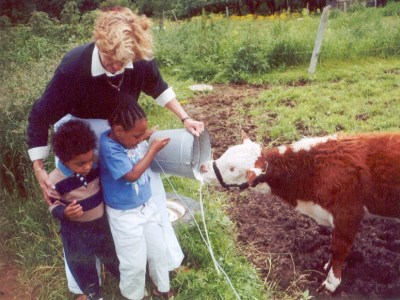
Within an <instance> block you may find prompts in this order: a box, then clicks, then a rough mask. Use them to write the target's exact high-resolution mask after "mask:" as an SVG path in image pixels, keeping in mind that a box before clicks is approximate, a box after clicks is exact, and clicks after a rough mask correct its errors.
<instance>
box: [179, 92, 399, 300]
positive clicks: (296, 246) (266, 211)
mask: <svg viewBox="0 0 400 300" xmlns="http://www.w3.org/2000/svg"><path fill="white" fill-rule="evenodd" d="M267 88H268V87H266V86H264V87H260V86H249V85H236V86H235V85H233V86H232V85H229V86H228V85H221V86H214V91H213V92H211V93H208V94H202V95H197V96H195V97H194V99H193V100H192V101H191V103H190V104H188V105H186V106H185V108H186V110H187V111H188V112H190V114H191V115H192V116H193V117H194V118H196V119H199V120H202V121H204V122H205V124H206V128H207V130H208V131H209V132H210V135H211V139H212V142H211V143H212V148H213V150H214V158H218V157H219V156H220V155H221V154H222V153H223V152H224V151H225V150H226V149H227V148H228V147H229V146H231V145H234V144H237V143H239V142H240V129H242V128H243V129H244V130H245V131H247V132H248V133H249V135H250V137H252V138H253V139H255V135H256V133H257V124H252V121H251V120H250V119H248V118H245V117H243V113H240V110H239V109H238V107H239V106H240V107H241V109H242V110H243V109H244V110H246V109H249V107H245V106H243V105H241V103H240V102H241V100H243V99H245V98H248V97H253V98H257V96H258V95H259V93H260V92H261V91H262V90H264V89H267ZM305 135H306V134H305ZM264 142H265V143H267V142H269V139H268V137H265V141H264ZM399 176H400V175H399ZM221 190H222V189H221ZM227 193H229V196H230V198H231V204H232V205H231V206H230V207H229V209H228V213H229V215H230V217H231V219H232V220H233V221H234V222H235V223H236V224H237V229H238V240H239V243H240V245H241V246H242V247H243V249H246V250H245V253H246V255H247V257H248V258H249V260H250V261H252V262H253V263H254V265H255V266H256V267H257V269H258V270H259V273H260V275H261V277H262V278H263V279H265V280H268V281H270V280H272V281H275V282H276V283H277V284H278V285H279V287H280V289H282V290H286V291H288V292H289V293H290V294H295V293H296V292H298V291H302V290H306V289H308V290H309V291H310V294H311V295H313V296H314V297H315V298H317V299H323V298H327V297H328V296H327V295H321V294H318V293H316V289H317V288H318V287H319V285H320V284H321V283H322V282H323V281H324V279H325V277H326V274H325V272H324V271H323V265H324V264H325V263H326V262H327V261H328V259H329V254H330V240H331V230H330V229H329V228H326V227H323V226H319V225H317V224H316V223H315V222H314V221H313V220H312V219H310V218H308V217H307V216H304V215H301V214H299V213H296V212H295V211H294V210H292V209H291V208H290V207H289V206H288V205H286V204H285V203H284V202H282V201H281V200H280V199H279V198H278V197H276V196H273V195H261V194H256V193H253V192H248V191H246V192H243V193H238V192H236V191H234V192H227ZM330 297H332V298H337V299H400V222H398V221H396V220H388V219H370V220H364V221H363V224H362V229H361V231H360V233H359V234H358V236H357V239H356V242H355V245H354V246H353V249H352V251H351V253H350V255H349V257H348V259H347V262H346V265H345V268H344V273H343V278H342V283H341V285H340V287H339V288H338V289H337V290H336V292H335V293H334V294H333V295H332V296H330ZM328 298H329V297H328Z"/></svg>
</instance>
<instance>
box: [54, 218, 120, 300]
mask: <svg viewBox="0 0 400 300" xmlns="http://www.w3.org/2000/svg"><path fill="white" fill-rule="evenodd" d="M61 235H62V241H63V245H64V252H65V259H66V261H67V264H68V267H69V269H70V270H71V273H72V275H73V276H74V279H75V281H76V282H77V284H78V285H79V288H80V289H81V290H82V292H83V293H84V294H85V295H86V296H88V299H99V298H100V287H99V278H98V275H97V269H96V256H97V257H98V258H99V259H100V261H101V262H102V263H104V265H105V267H106V268H107V270H109V271H110V272H111V273H112V274H113V275H114V276H115V277H116V278H117V279H118V280H119V261H118V258H117V254H116V252H115V246H114V241H113V239H112V236H111V231H110V226H109V225H108V221H107V218H106V215H105V214H104V215H103V217H101V218H99V219H96V220H93V221H90V222H71V221H66V222H63V223H62V224H61Z"/></svg>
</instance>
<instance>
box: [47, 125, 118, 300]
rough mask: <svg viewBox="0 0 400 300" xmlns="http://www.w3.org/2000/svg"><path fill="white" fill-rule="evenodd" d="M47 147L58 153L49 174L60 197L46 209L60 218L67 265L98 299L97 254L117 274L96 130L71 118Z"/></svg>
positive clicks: (91, 299)
mask: <svg viewBox="0 0 400 300" xmlns="http://www.w3.org/2000/svg"><path fill="white" fill-rule="evenodd" d="M52 147H53V151H54V153H55V155H57V157H58V158H59V160H58V162H57V167H56V169H54V170H53V171H52V172H51V173H50V174H49V179H50V181H51V182H52V184H53V185H54V186H55V189H56V191H57V192H58V193H59V195H60V196H61V198H60V199H51V201H52V205H50V207H49V209H50V212H51V214H52V215H53V217H54V218H56V219H58V220H59V221H60V225H61V236H62V242H63V246H64V253H65V259H66V262H67V265H68V267H69V269H70V271H71V273H72V275H73V277H74V279H75V281H76V282H77V284H78V286H79V288H80V289H81V291H82V292H83V293H84V294H85V295H86V298H85V299H88V300H97V299H102V298H101V295H100V287H99V277H98V274H97V269H96V257H98V258H99V259H100V261H101V262H103V263H104V264H105V266H106V268H107V269H108V270H109V271H110V272H111V273H112V274H113V275H114V276H115V277H116V278H117V279H119V262H118V258H117V254H116V252H115V246H114V242H113V239H112V236H111V231H110V227H109V225H108V221H107V218H106V215H105V212H104V201H103V192H102V190H101V187H100V178H99V177H100V173H99V169H98V168H97V163H96V162H95V161H96V156H95V153H94V150H95V148H96V135H95V133H94V132H93V131H92V130H91V129H90V127H89V125H88V124H86V123H84V122H82V121H79V120H71V121H68V122H66V123H63V124H62V125H61V126H60V127H59V129H58V130H57V131H56V132H55V133H54V135H53V138H52Z"/></svg>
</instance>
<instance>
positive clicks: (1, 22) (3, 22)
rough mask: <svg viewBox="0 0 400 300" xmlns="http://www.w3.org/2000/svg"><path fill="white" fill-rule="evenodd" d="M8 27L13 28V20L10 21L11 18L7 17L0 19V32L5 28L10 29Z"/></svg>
mask: <svg viewBox="0 0 400 300" xmlns="http://www.w3.org/2000/svg"><path fill="white" fill-rule="evenodd" d="M8 27H11V20H10V18H9V17H7V16H5V15H4V16H1V17H0V30H1V29H5V28H8Z"/></svg>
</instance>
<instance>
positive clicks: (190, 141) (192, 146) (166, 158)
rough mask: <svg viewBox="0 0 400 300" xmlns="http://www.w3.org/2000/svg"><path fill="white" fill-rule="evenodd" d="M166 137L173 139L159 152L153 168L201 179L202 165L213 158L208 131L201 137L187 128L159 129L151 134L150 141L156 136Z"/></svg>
mask: <svg viewBox="0 0 400 300" xmlns="http://www.w3.org/2000/svg"><path fill="white" fill-rule="evenodd" d="M166 137H169V138H171V140H170V141H169V143H168V144H167V145H166V146H165V147H164V148H163V149H161V150H160V151H159V152H158V153H157V155H156V157H155V159H154V160H153V162H152V164H151V165H150V167H151V169H152V170H153V171H154V172H157V173H161V172H165V173H166V174H170V175H176V176H180V177H188V178H192V179H197V180H201V175H200V165H201V164H202V163H203V162H206V161H209V160H211V143H210V136H209V134H208V132H207V131H206V130H204V132H203V133H202V134H201V135H200V137H195V136H193V135H192V134H191V133H190V132H188V131H187V130H186V129H185V128H182V129H170V130H158V131H156V132H154V133H153V134H152V135H151V137H150V141H149V143H150V144H151V143H152V141H153V140H154V139H155V138H166Z"/></svg>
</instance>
